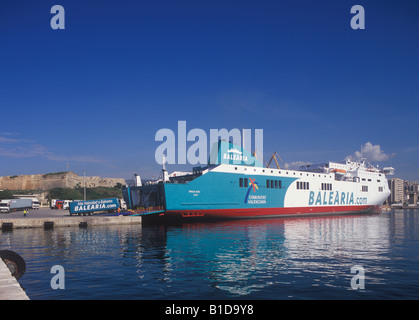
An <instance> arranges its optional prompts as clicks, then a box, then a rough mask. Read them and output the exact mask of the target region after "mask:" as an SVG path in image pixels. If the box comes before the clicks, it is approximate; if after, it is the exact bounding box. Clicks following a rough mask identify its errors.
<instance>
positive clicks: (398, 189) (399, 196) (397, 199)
mask: <svg viewBox="0 0 419 320" xmlns="http://www.w3.org/2000/svg"><path fill="white" fill-rule="evenodd" d="M388 186H389V188H390V191H391V194H390V197H389V198H390V203H403V202H404V200H405V197H404V180H403V179H399V178H392V179H390V180H389V181H388Z"/></svg>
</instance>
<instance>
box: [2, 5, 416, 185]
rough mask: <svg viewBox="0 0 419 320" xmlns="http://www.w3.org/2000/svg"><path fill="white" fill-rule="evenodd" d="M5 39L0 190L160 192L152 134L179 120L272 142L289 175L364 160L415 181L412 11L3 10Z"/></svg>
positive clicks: (267, 151) (267, 146)
mask: <svg viewBox="0 0 419 320" xmlns="http://www.w3.org/2000/svg"><path fill="white" fill-rule="evenodd" d="M56 4H59V5H62V6H63V7H64V9H65V30H53V29H52V28H51V27H50V20H51V18H52V17H53V16H54V15H53V14H51V13H50V9H51V7H52V6H53V5H56ZM356 4H360V5H363V6H364V9H365V26H366V28H365V30H353V29H352V28H351V27H350V21H351V18H352V17H353V16H354V15H353V14H351V13H350V9H351V7H352V6H353V5H356ZM0 39H1V46H2V50H1V53H0V57H1V59H0V108H1V110H2V112H1V115H2V116H1V119H2V121H1V123H2V125H1V128H0V164H1V165H0V175H1V176H4V175H16V174H38V173H47V172H57V171H66V170H68V169H67V163H68V164H69V170H72V171H74V172H76V173H79V174H80V175H82V174H83V171H86V175H100V176H102V177H122V178H131V177H132V176H133V174H134V173H139V174H141V175H142V176H144V177H153V176H156V175H158V173H159V170H160V166H159V165H158V164H157V163H156V161H155V159H154V153H155V150H156V148H157V147H158V146H159V145H160V143H161V142H156V141H155V140H154V136H155V134H156V132H157V131H158V130H159V129H161V128H170V129H172V130H174V131H175V132H176V130H177V123H178V121H181V120H184V121H187V130H190V129H193V128H201V129H204V130H205V131H206V132H207V133H208V135H209V130H210V129H221V128H226V129H228V130H230V129H233V128H247V129H252V130H254V129H263V130H264V157H265V160H269V158H270V156H271V155H272V153H273V152H275V151H277V152H278V153H279V154H280V156H281V158H282V159H283V160H284V162H286V163H289V164H294V163H298V162H317V161H328V160H334V161H339V160H343V159H344V158H345V157H347V156H349V155H352V156H353V157H355V156H356V154H355V153H356V152H357V151H360V149H361V145H362V146H364V147H363V148H364V152H365V153H366V154H367V155H368V156H369V157H370V158H371V160H375V161H374V163H375V164H379V165H380V166H386V165H391V166H393V167H395V169H396V176H397V177H401V178H404V179H410V180H419V168H418V163H417V159H419V143H418V130H417V127H418V126H417V124H418V121H419V110H418V107H419V59H418V57H419V5H418V4H417V3H415V2H414V1H410V0H402V1H354V0H351V1H349V0H348V1H347V0H340V1H333V0H330V1H326V0H318V1H310V0H299V1H280V0H277V1H261V0H258V1H229V0H225V1H197V0H194V1H181V0H179V1H176V0H171V1H156V0H153V1H140V0H139V1H114V0H110V1H93V0H92V1H77V2H75V1H66V0H59V1H44V0H39V1H29V0H28V1H14V0H2V1H1V2H0ZM368 143H369V144H368ZM189 145H190V144H188V146H189ZM172 169H185V170H186V169H189V167H188V166H186V167H179V166H176V167H172V168H169V170H172Z"/></svg>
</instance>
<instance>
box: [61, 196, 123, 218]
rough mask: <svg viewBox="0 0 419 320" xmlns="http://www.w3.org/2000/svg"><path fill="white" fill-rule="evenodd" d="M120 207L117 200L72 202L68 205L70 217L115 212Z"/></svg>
mask: <svg viewBox="0 0 419 320" xmlns="http://www.w3.org/2000/svg"><path fill="white" fill-rule="evenodd" d="M120 207H121V203H120V201H119V199H118V198H109V199H97V200H84V201H73V202H70V204H69V208H68V210H69V212H70V215H73V214H77V215H86V214H87V215H91V214H96V213H100V212H108V213H111V212H117V211H118V209H119V208H120Z"/></svg>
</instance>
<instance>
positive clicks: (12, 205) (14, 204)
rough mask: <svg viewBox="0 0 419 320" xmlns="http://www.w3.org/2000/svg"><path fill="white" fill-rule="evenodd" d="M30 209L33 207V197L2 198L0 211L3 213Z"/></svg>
mask: <svg viewBox="0 0 419 320" xmlns="http://www.w3.org/2000/svg"><path fill="white" fill-rule="evenodd" d="M28 209H32V199H6V200H1V203H0V212H2V213H10V212H13V211H20V210H28Z"/></svg>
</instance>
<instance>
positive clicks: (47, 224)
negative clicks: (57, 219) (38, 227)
mask: <svg viewBox="0 0 419 320" xmlns="http://www.w3.org/2000/svg"><path fill="white" fill-rule="evenodd" d="M53 228H54V221H45V222H44V230H50V229H53Z"/></svg>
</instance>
